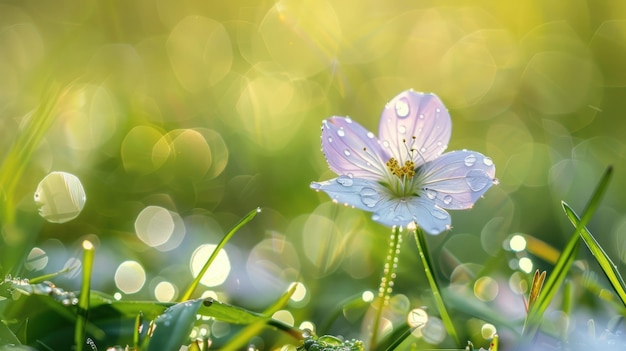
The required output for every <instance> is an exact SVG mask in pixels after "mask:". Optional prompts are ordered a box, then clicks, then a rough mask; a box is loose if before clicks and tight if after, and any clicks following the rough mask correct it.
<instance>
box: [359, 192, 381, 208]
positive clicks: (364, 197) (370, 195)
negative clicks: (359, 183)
mask: <svg viewBox="0 0 626 351" xmlns="http://www.w3.org/2000/svg"><path fill="white" fill-rule="evenodd" d="M359 195H361V201H362V202H363V204H364V205H365V206H367V207H370V208H371V207H375V206H376V204H377V203H378V201H379V200H380V194H378V191H376V190H375V189H372V188H363V189H361V192H360V193H359Z"/></svg>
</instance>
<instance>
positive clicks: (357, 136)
mask: <svg viewBox="0 0 626 351" xmlns="http://www.w3.org/2000/svg"><path fill="white" fill-rule="evenodd" d="M322 151H324V155H325V156H326V161H327V162H328V165H329V166H330V169H332V170H333V171H334V172H335V173H337V174H339V175H352V176H353V177H355V178H364V179H381V178H382V177H383V175H384V172H385V162H386V160H385V161H383V157H384V153H383V151H382V149H381V147H380V145H379V144H378V139H376V136H375V135H374V134H373V133H372V132H369V131H368V130H367V129H365V128H364V127H363V126H361V125H360V124H358V123H356V122H354V121H352V120H351V119H350V118H344V117H331V118H329V119H326V120H324V121H323V122H322Z"/></svg>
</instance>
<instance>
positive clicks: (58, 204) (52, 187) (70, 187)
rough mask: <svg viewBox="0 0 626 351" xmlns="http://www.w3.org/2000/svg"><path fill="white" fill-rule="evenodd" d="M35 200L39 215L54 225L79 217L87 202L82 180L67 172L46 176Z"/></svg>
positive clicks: (36, 193)
mask: <svg viewBox="0 0 626 351" xmlns="http://www.w3.org/2000/svg"><path fill="white" fill-rule="evenodd" d="M34 198H35V203H36V204H37V206H39V215H41V217H43V218H45V219H46V220H48V222H52V223H65V222H67V221H70V220H72V219H74V218H76V217H78V215H79V214H80V212H81V211H82V210H83V207H84V206H85V201H86V200H87V198H86V196H85V189H83V185H82V184H81V183H80V180H79V179H78V178H77V177H76V176H75V175H73V174H69V173H65V172H52V173H50V174H48V175H47V176H45V177H44V178H43V179H42V180H41V182H39V185H38V186H37V190H36V191H35V196H34Z"/></svg>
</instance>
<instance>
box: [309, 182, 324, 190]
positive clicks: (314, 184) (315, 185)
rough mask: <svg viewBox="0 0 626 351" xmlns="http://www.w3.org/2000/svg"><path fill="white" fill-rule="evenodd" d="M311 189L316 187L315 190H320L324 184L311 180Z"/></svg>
mask: <svg viewBox="0 0 626 351" xmlns="http://www.w3.org/2000/svg"><path fill="white" fill-rule="evenodd" d="M310 186H311V189H315V190H319V189H321V188H322V184H320V183H317V182H311V185H310Z"/></svg>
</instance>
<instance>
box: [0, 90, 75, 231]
mask: <svg viewBox="0 0 626 351" xmlns="http://www.w3.org/2000/svg"><path fill="white" fill-rule="evenodd" d="M67 90H68V89H61V88H60V86H59V84H57V83H52V84H50V85H49V86H48V88H47V89H46V90H45V91H44V93H43V95H42V97H41V101H42V103H41V104H40V105H39V106H38V107H37V108H36V109H35V110H34V111H33V113H32V114H31V115H30V116H28V117H24V118H25V121H26V123H25V124H24V128H23V129H22V130H20V131H19V132H18V135H17V136H16V138H15V142H14V143H13V146H12V147H11V149H10V150H9V152H8V153H7V155H6V157H5V158H4V160H3V161H2V165H1V166H0V191H2V192H3V194H2V195H3V196H4V199H3V200H4V201H3V205H4V206H3V207H4V208H3V209H2V212H1V214H2V218H3V221H2V222H3V223H4V224H7V223H9V224H10V223H13V220H14V214H15V213H14V205H15V203H14V199H13V197H14V195H15V194H14V191H15V189H16V184H17V182H19V181H20V180H21V179H22V173H23V172H24V170H25V169H26V166H27V165H28V161H29V160H30V158H31V156H32V154H33V153H34V152H35V150H36V149H37V147H38V146H39V144H40V142H41V140H42V139H43V138H44V136H45V134H46V132H47V131H48V129H49V128H50V126H51V125H52V122H53V121H54V117H55V112H56V107H57V104H58V102H59V100H60V98H61V97H62V96H63V94H64V93H65V92H67Z"/></svg>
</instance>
